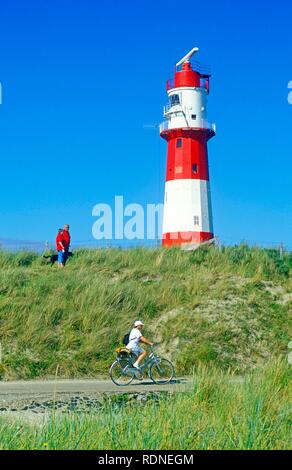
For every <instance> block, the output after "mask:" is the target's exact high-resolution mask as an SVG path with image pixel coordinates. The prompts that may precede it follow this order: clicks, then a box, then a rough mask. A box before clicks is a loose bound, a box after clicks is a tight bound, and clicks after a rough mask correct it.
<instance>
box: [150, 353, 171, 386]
mask: <svg viewBox="0 0 292 470" xmlns="http://www.w3.org/2000/svg"><path fill="white" fill-rule="evenodd" d="M149 375H150V378H151V380H153V382H154V383H156V384H167V383H169V382H170V381H171V380H172V379H173V376H174V367H173V365H172V363H171V362H170V361H168V360H167V359H159V360H158V361H157V362H154V363H153V364H152V366H151V367H150V371H149Z"/></svg>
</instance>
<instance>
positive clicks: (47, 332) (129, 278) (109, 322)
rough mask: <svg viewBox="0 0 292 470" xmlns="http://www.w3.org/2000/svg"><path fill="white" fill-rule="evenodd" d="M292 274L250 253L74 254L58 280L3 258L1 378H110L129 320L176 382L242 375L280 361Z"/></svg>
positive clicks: (262, 253)
mask: <svg viewBox="0 0 292 470" xmlns="http://www.w3.org/2000/svg"><path fill="white" fill-rule="evenodd" d="M291 267H292V256H291V254H284V257H283V259H281V258H280V256H279V252H277V251H276V250H263V249H259V248H249V247H247V246H246V245H241V246H238V247H229V248H224V249H223V250H222V251H219V250H217V249H216V248H201V249H200V250H197V251H195V252H188V253H186V252H181V251H180V250H179V249H171V250H170V249H166V250H164V249H157V250H148V249H133V250H119V249H100V250H79V251H77V252H76V253H75V256H74V258H72V259H70V260H69V262H68V265H67V266H66V268H65V269H64V270H58V269H57V267H55V266H54V267H53V268H51V267H50V266H47V265H46V262H45V260H43V258H42V257H39V256H37V255H35V254H32V253H25V252H22V253H17V254H11V253H4V252H0V340H1V344H2V364H1V365H0V376H2V378H3V379H5V380H11V379H16V378H34V377H46V376H53V375H54V374H55V372H56V370H57V368H58V374H59V376H62V377H81V376H96V375H100V374H107V370H108V366H109V365H110V363H111V362H112V361H113V359H114V349H115V347H116V346H117V345H118V344H119V343H120V341H121V338H122V337H123V336H124V334H125V333H126V332H127V331H128V330H129V328H130V325H131V324H132V322H133V321H134V320H135V319H142V320H143V321H144V322H145V323H146V328H145V335H146V336H149V337H150V338H151V339H153V340H160V341H162V342H163V344H162V347H161V353H162V354H163V355H166V356H169V357H170V358H171V360H172V361H173V362H174V363H175V366H176V369H177V372H178V373H180V374H182V373H183V374H188V373H191V372H192V370H193V368H194V367H196V365H197V364H198V363H199V362H200V363H203V364H204V363H205V364H208V365H214V366H216V367H217V368H219V369H221V370H231V371H233V372H236V373H240V374H242V373H245V372H247V371H249V370H252V369H254V368H255V367H257V366H259V365H261V364H263V363H265V362H268V361H270V360H271V359H272V358H274V357H278V356H279V355H281V354H285V352H286V348H287V344H288V342H289V340H290V339H291V315H290V317H289V312H291V297H292V296H291V276H290V273H291Z"/></svg>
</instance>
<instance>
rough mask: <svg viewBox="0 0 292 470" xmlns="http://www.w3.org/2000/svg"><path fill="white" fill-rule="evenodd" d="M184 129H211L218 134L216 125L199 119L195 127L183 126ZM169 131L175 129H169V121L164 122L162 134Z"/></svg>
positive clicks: (161, 127) (161, 129)
mask: <svg viewBox="0 0 292 470" xmlns="http://www.w3.org/2000/svg"><path fill="white" fill-rule="evenodd" d="M183 128H184V129H210V130H212V131H214V132H216V124H215V123H214V122H209V121H207V120H206V119H197V121H196V125H195V126H183ZM168 129H173V127H169V122H168V121H163V122H162V123H161V124H160V126H159V130H160V132H163V131H167V130H168Z"/></svg>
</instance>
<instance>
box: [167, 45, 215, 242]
mask: <svg viewBox="0 0 292 470" xmlns="http://www.w3.org/2000/svg"><path fill="white" fill-rule="evenodd" d="M197 51H198V48H194V49H192V50H191V51H190V52H189V53H188V54H187V55H186V56H185V57H183V59H181V60H180V61H179V62H178V63H177V64H176V66H175V73H174V79H173V80H168V81H167V84H166V90H167V94H168V98H169V102H168V104H167V105H166V106H165V107H164V118H165V121H164V122H163V123H162V124H161V126H160V135H161V137H163V138H164V139H165V140H166V141H167V165H166V183H165V196H164V214H163V230H162V231H163V235H162V243H163V245H168V246H171V245H181V244H183V243H201V242H204V241H207V240H210V239H212V238H213V237H214V235H213V221H212V209H211V195H210V183H209V168H208V150H207V142H208V140H209V139H210V138H211V137H213V136H214V135H215V124H212V123H210V122H208V120H207V100H208V95H209V79H210V73H209V72H208V70H203V68H202V67H201V66H200V65H199V64H198V63H194V64H193V66H192V64H191V62H190V59H191V57H192V56H193V55H194V54H195V53H196V52H197Z"/></svg>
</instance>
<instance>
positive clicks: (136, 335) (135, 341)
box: [127, 328, 143, 350]
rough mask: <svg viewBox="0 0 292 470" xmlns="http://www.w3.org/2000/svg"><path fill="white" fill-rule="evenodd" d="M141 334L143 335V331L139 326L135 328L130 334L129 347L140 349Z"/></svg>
mask: <svg viewBox="0 0 292 470" xmlns="http://www.w3.org/2000/svg"><path fill="white" fill-rule="evenodd" d="M141 336H143V335H142V333H141V331H140V330H138V328H133V329H132V331H131V333H130V336H129V343H128V344H127V349H131V350H132V349H138V348H139V342H140V338H141Z"/></svg>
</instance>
